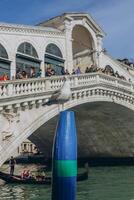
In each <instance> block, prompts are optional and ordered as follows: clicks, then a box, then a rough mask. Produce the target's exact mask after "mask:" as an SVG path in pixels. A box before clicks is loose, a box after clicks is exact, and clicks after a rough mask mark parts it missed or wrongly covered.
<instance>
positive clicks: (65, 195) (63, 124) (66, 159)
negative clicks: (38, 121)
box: [52, 111, 77, 200]
mask: <svg viewBox="0 0 134 200" xmlns="http://www.w3.org/2000/svg"><path fill="white" fill-rule="evenodd" d="M52 159H53V167H52V200H76V184H77V183H76V180H77V134H76V126H75V117H74V112H73V111H63V112H61V113H60V116H59V121H58V125H57V129H56V134H55V138H54V144H53V155H52Z"/></svg>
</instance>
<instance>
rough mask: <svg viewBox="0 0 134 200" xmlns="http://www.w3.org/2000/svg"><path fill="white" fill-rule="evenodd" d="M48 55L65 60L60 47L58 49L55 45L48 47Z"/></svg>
mask: <svg viewBox="0 0 134 200" xmlns="http://www.w3.org/2000/svg"><path fill="white" fill-rule="evenodd" d="M46 53H48V54H51V55H53V56H57V57H60V58H63V56H62V53H61V51H60V49H59V47H57V46H56V45H55V44H53V43H51V44H49V45H48V46H47V48H46Z"/></svg>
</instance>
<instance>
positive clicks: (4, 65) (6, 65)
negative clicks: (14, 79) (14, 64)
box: [0, 44, 11, 78]
mask: <svg viewBox="0 0 134 200" xmlns="http://www.w3.org/2000/svg"><path fill="white" fill-rule="evenodd" d="M10 63H11V61H10V60H9V58H8V54H7V51H6V49H5V48H4V47H3V45H2V44H0V77H2V76H3V75H4V74H6V75H7V76H8V78H10Z"/></svg>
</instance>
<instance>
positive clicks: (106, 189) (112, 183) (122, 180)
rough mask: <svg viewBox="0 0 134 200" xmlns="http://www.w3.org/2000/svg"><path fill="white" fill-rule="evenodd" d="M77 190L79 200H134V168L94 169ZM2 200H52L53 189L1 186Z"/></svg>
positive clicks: (39, 186) (0, 199)
mask: <svg viewBox="0 0 134 200" xmlns="http://www.w3.org/2000/svg"><path fill="white" fill-rule="evenodd" d="M32 167H33V166H31V168H32ZM77 190H78V191H77V200H134V166H132V167H124V166H123V167H92V168H90V170H89V179H88V180H87V181H84V182H80V183H78V187H77ZM0 200H51V188H50V186H45V185H44V186H43V185H10V184H5V185H1V186H0Z"/></svg>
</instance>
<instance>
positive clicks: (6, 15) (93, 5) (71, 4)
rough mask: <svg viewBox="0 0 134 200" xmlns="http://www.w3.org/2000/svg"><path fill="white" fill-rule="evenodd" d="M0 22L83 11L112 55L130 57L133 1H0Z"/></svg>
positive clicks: (34, 21)
mask: <svg viewBox="0 0 134 200" xmlns="http://www.w3.org/2000/svg"><path fill="white" fill-rule="evenodd" d="M0 8H1V9H0V10H1V11H0V21H2V22H10V23H19V24H37V23H38V22H40V21H43V20H46V19H49V18H51V17H54V16H56V15H59V14H62V13H64V12H80V11H82V12H86V13H89V14H91V15H92V17H93V18H94V19H95V20H96V21H97V23H99V25H100V26H101V27H102V28H103V30H104V31H105V32H106V33H107V36H106V37H105V39H104V47H105V48H106V49H107V50H108V52H109V53H110V54H111V55H112V56H113V57H115V58H124V57H127V58H130V59H134V45H133V43H134V0H0Z"/></svg>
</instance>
